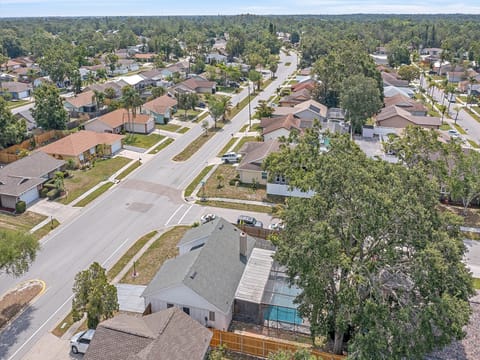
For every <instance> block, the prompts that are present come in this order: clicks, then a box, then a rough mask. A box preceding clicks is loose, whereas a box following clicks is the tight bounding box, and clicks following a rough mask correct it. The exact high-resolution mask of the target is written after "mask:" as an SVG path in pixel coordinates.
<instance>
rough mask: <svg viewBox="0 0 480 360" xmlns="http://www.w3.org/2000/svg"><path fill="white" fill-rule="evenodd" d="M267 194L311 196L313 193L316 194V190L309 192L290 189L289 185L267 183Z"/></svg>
mask: <svg viewBox="0 0 480 360" xmlns="http://www.w3.org/2000/svg"><path fill="white" fill-rule="evenodd" d="M267 194H270V195H281V196H292V197H300V198H311V197H312V196H313V195H315V192H314V191H312V190H310V191H308V192H303V191H301V190H299V189H292V190H290V189H289V188H288V185H284V184H273V183H267Z"/></svg>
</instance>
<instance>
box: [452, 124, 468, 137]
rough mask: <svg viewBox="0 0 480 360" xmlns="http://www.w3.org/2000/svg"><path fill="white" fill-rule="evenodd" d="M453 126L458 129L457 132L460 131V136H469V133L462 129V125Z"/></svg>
mask: <svg viewBox="0 0 480 360" xmlns="http://www.w3.org/2000/svg"><path fill="white" fill-rule="evenodd" d="M452 125H453V126H454V127H455V129H457V131H458V132H459V133H460V134H462V135H466V134H467V132H466V131H465V130H463V128H462V127H461V126H460V125H458V124H452Z"/></svg>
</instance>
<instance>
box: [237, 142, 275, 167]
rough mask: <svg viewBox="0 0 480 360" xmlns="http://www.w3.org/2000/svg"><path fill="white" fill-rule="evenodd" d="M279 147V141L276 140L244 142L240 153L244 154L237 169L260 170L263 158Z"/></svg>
mask: <svg viewBox="0 0 480 360" xmlns="http://www.w3.org/2000/svg"><path fill="white" fill-rule="evenodd" d="M279 149H280V142H278V141H277V140H268V141H265V142H249V143H246V144H245V145H244V146H243V147H242V149H240V151H239V152H240V153H242V154H245V156H244V157H243V158H242V161H240V164H238V169H239V170H256V171H261V170H262V162H263V160H264V159H265V158H266V157H267V156H268V155H269V154H271V153H273V152H276V151H278V150H279Z"/></svg>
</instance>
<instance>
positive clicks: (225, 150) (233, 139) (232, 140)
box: [217, 137, 238, 157]
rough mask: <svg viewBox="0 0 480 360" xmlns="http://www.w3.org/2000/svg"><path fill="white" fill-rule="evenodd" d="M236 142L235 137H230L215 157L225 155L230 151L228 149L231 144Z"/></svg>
mask: <svg viewBox="0 0 480 360" xmlns="http://www.w3.org/2000/svg"><path fill="white" fill-rule="evenodd" d="M237 140H238V138H237V137H232V138H231V139H230V140H229V141H228V143H227V144H226V145H225V146H224V147H223V149H222V150H220V152H219V153H218V154H217V156H219V157H220V156H222V155H223V154H225V153H226V152H227V151H228V150H230V148H231V147H232V146H233V144H235V142H236V141H237Z"/></svg>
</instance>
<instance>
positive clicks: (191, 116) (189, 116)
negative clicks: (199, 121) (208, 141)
mask: <svg viewBox="0 0 480 360" xmlns="http://www.w3.org/2000/svg"><path fill="white" fill-rule="evenodd" d="M198 114H200V111H198V110H192V109H189V110H187V116H186V117H185V110H178V112H177V117H178V120H181V121H192V120H195V118H196V117H197V116H198Z"/></svg>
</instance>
